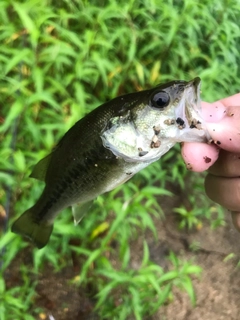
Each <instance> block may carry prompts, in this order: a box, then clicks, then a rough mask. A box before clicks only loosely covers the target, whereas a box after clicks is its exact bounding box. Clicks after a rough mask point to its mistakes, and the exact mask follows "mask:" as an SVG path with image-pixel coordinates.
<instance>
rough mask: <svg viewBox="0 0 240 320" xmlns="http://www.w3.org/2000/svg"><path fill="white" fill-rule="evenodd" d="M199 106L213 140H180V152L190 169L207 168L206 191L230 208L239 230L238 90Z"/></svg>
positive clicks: (239, 104) (239, 111)
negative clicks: (181, 145) (185, 141)
mask: <svg viewBox="0 0 240 320" xmlns="http://www.w3.org/2000/svg"><path fill="white" fill-rule="evenodd" d="M202 108H203V117H204V119H205V121H206V126H207V129H208V131H209V133H210V135H211V137H212V139H213V141H212V142H213V143H211V144H203V143H184V144H183V147H182V155H183V158H184V161H185V162H186V164H187V167H188V168H189V169H190V170H193V171H198V172H200V171H204V170H207V169H209V171H208V172H209V173H208V175H207V177H206V179H205V190H206V193H207V195H208V196H209V198H210V199H212V200H213V201H215V202H217V203H219V204H220V205H222V206H224V207H226V208H227V209H229V210H230V211H231V213H232V220H233V223H234V225H235V227H236V229H237V230H238V231H240V94H236V95H234V96H231V97H228V98H225V99H222V100H219V101H217V102H214V103H211V104H210V103H206V102H202Z"/></svg>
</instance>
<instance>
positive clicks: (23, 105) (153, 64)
mask: <svg viewBox="0 0 240 320" xmlns="http://www.w3.org/2000/svg"><path fill="white" fill-rule="evenodd" d="M239 8H240V2H239V0H237V1H236V0H221V1H219V0H204V1H194V0H183V1H177V0H167V1H163V0H142V1H135V0H129V1H124V0H118V1H117V0H109V1H107V0H106V1H87V0H86V1H80V0H79V1H78V0H75V1H74V0H66V1H53V0H29V1H23V0H22V1H11V0H2V1H1V2H0V22H1V23H0V39H1V46H0V72H1V86H0V93H1V94H0V144H1V145H0V170H1V171H0V203H1V207H0V216H1V221H3V222H4V223H3V224H2V226H3V227H2V230H1V231H0V232H1V239H0V250H1V270H0V273H1V274H0V296H1V299H2V301H3V303H0V318H1V319H2V320H7V319H9V320H10V319H27V320H30V319H36V316H37V314H39V313H40V312H41V309H39V308H38V307H37V306H36V305H35V303H34V295H35V292H34V288H35V286H36V285H37V277H32V276H31V277H30V274H31V273H34V274H35V275H37V274H38V272H39V271H40V270H41V272H44V270H45V268H44V267H45V266H46V265H48V266H49V265H51V266H52V268H54V269H55V270H56V271H59V270H61V268H64V267H65V266H66V265H67V264H68V263H70V262H68V261H69V257H70V255H71V253H72V252H74V253H75V255H76V256H78V257H79V259H80V260H81V268H80V270H79V277H77V278H76V279H75V280H74V281H73V285H79V286H82V287H84V286H87V285H88V284H89V283H91V284H94V293H95V296H94V299H95V302H96V312H97V313H98V314H99V316H100V318H101V319H105V318H106V319H127V318H128V317H130V316H131V315H132V316H134V318H135V319H142V318H143V317H144V316H146V315H149V314H151V313H154V312H155V311H156V310H157V309H158V308H159V307H160V306H161V305H162V304H164V303H165V302H166V301H168V302H170V301H171V299H172V298H171V297H172V295H173V293H172V288H173V287H174V286H178V287H179V288H182V289H184V290H186V291H187V292H188V293H189V296H190V299H191V300H192V302H194V299H195V297H194V291H193V288H192V284H191V276H192V275H195V274H199V272H200V268H199V267H198V266H195V265H194V264H192V263H191V262H186V261H181V260H180V259H179V258H178V257H177V256H176V255H174V254H173V253H171V254H170V256H169V259H170V262H171V269H170V270H168V271H166V270H164V269H163V268H162V267H161V266H159V265H157V264H154V263H151V261H150V258H149V248H148V244H147V242H146V241H145V240H143V243H142V246H143V255H142V257H141V259H142V263H141V266H140V267H139V269H137V270H134V269H132V268H130V260H131V248H130V242H131V241H132V240H133V239H135V238H137V237H138V236H139V234H141V235H144V232H145V230H149V229H150V230H151V232H152V236H153V238H155V239H156V241H157V230H156V228H155V225H154V222H153V217H156V216H158V217H159V219H160V218H161V216H162V215H164V210H163V208H161V203H159V202H158V201H157V196H158V195H165V196H166V197H168V196H174V195H173V194H172V193H171V192H170V191H168V190H167V189H166V184H167V183H171V182H174V184H175V185H176V184H177V185H178V186H179V188H180V189H183V190H184V188H185V187H186V185H185V181H188V183H190V184H191V186H192V187H191V192H190V193H188V194H187V195H186V197H188V200H189V203H190V204H191V206H190V207H191V208H190V209H189V208H185V207H184V206H183V205H181V207H179V208H177V209H176V214H179V216H180V223H179V224H180V227H182V228H192V227H194V226H196V225H198V224H199V223H201V221H202V220H203V219H206V218H207V219H210V218H211V210H210V206H209V202H207V200H206V198H204V197H203V196H201V194H202V193H203V187H202V177H200V176H199V175H194V179H193V178H192V177H193V174H191V175H190V174H189V173H188V172H187V171H186V169H185V167H184V165H183V163H182V160H181V157H180V154H179V147H176V148H174V149H172V150H171V151H170V152H169V153H168V154H167V155H166V156H165V157H163V159H162V160H161V161H158V162H157V163H155V164H153V165H152V166H150V167H149V168H147V169H146V170H144V171H142V172H141V173H139V174H138V175H137V176H136V177H134V178H133V179H132V180H131V181H130V182H129V183H127V184H126V185H124V186H123V187H120V188H117V189H116V190H114V191H113V192H111V193H109V194H106V195H104V196H100V197H99V198H98V199H97V200H96V205H95V206H94V208H93V210H92V212H91V213H90V214H89V215H88V216H87V217H86V218H85V219H83V221H82V222H81V224H80V225H79V226H78V227H74V225H73V223H72V217H71V212H70V210H69V209H68V210H65V211H64V212H63V213H62V214H61V215H60V216H59V217H58V218H57V219H56V221H55V228H54V232H53V235H52V237H51V240H50V242H49V244H48V246H47V247H45V248H44V249H42V250H37V249H35V248H33V247H32V246H31V244H29V243H28V242H27V241H25V240H23V239H22V238H21V237H18V236H16V235H15V234H12V233H11V232H10V231H9V228H8V226H10V225H11V222H12V221H13V219H14V218H15V217H16V216H18V215H19V214H20V213H22V212H23V211H24V210H26V209H27V208H28V207H30V206H31V205H32V204H33V203H34V201H35V200H36V199H37V198H38V196H39V194H40V193H41V190H42V187H43V184H42V183H40V182H38V181H35V180H34V179H30V178H28V176H29V174H30V172H31V169H32V167H33V165H34V164H35V163H36V162H37V161H38V160H39V159H41V158H42V157H43V156H45V155H46V154H48V153H49V152H50V151H51V149H52V148H53V147H54V144H55V143H56V142H57V141H58V140H59V138H60V137H61V136H62V135H63V134H64V132H66V130H67V129H68V128H70V127H71V126H72V125H73V124H74V123H75V122H76V121H77V120H78V119H79V118H81V117H83V116H84V115H85V114H86V113H87V112H89V111H90V110H92V109H94V108H95V107H97V106H98V105H100V104H101V103H103V102H105V101H107V100H109V99H111V98H113V97H115V96H117V95H120V94H124V93H128V92H133V91H137V90H141V89H145V88H150V87H153V86H155V85H156V84H158V83H160V82H164V81H167V80H172V79H185V80H189V79H191V78H193V77H195V76H200V77H201V79H202V98H203V99H205V100H207V101H214V100H216V99H218V98H221V97H224V96H227V95H231V94H234V93H236V92H237V91H239V87H240V69H239V65H240V56H239V52H240V29H239V21H240V9H239ZM142 203H144V206H142ZM8 212H10V213H9V216H6V219H4V217H5V215H6V214H8ZM5 222H6V223H5ZM209 223H210V222H209ZM211 223H212V225H213V226H217V225H218V224H221V223H223V221H222V212H221V210H220V209H219V212H218V215H217V219H215V220H214V221H213V220H211ZM72 239H74V241H73V240H72ZM76 239H77V240H76ZM143 239H144V237H143ZM76 241H77V245H76ZM113 241H114V243H115V249H114V259H117V260H118V264H117V266H116V265H115V264H113V263H112V261H113V260H111V254H112V252H113V248H112V242H113ZM27 248H29V249H30V250H29V251H28V252H30V255H31V258H32V268H31V270H29V268H27V267H26V266H25V265H24V262H21V263H20V265H19V272H20V273H21V279H22V281H21V283H18V284H17V285H15V286H14V285H8V284H7V283H6V284H5V279H6V277H7V275H8V276H11V275H9V274H8V272H10V271H11V265H12V264H13V263H14V260H15V258H16V256H17V255H18V256H19V255H20V257H21V252H22V251H23V250H26V249H27ZM20 261H21V259H20ZM9 270H10V271H9ZM46 277H47V273H46ZM32 279H34V280H32ZM116 297H120V298H121V302H119V303H118V304H117V305H116V303H115V302H116V299H117V298H116ZM43 311H44V310H43Z"/></svg>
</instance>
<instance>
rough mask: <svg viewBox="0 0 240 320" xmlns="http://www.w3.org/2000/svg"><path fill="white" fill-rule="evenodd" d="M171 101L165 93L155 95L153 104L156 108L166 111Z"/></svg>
mask: <svg viewBox="0 0 240 320" xmlns="http://www.w3.org/2000/svg"><path fill="white" fill-rule="evenodd" d="M169 101H170V97H169V95H168V94H167V92H165V91H160V92H158V93H156V94H154V95H153V96H152V98H151V104H152V106H153V107H154V108H157V109H164V108H165V107H166V106H167V105H168V104H169Z"/></svg>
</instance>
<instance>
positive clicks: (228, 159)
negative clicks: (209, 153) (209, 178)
mask: <svg viewBox="0 0 240 320" xmlns="http://www.w3.org/2000/svg"><path fill="white" fill-rule="evenodd" d="M209 172H210V173H211V174H213V175H217V176H221V177H228V178H235V177H240V153H230V152H228V151H225V150H220V153H219V157H218V159H217V161H216V162H215V163H214V164H213V166H211V167H210V168H209Z"/></svg>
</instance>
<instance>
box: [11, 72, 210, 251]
mask: <svg viewBox="0 0 240 320" xmlns="http://www.w3.org/2000/svg"><path fill="white" fill-rule="evenodd" d="M199 92H200V78H195V79H193V80H192V81H190V82H186V81H172V82H169V83H166V84H163V85H159V86H157V87H156V88H154V89H150V90H145V91H140V92H136V93H130V94H126V95H124V96H120V97H117V98H115V99H113V100H111V101H109V102H107V103H105V104H103V105H101V106H100V107H98V108H96V109H95V110H93V111H92V112H90V113H89V114H88V115H86V116H85V117H84V118H83V119H81V120H79V121H78V122H77V123H76V124H75V125H74V126H73V127H72V128H71V129H70V130H69V131H68V132H67V133H66V134H65V135H64V136H63V138H62V139H61V140H60V142H59V143H58V145H57V146H56V148H55V149H54V150H53V152H52V153H51V154H50V155H48V156H47V157H45V158H44V159H42V160H40V162H38V163H37V165H36V166H35V167H34V169H33V172H32V174H31V175H30V177H33V178H36V179H39V180H43V181H45V188H44V190H43V192H42V195H41V196H40V198H39V200H38V201H37V203H36V204H35V205H34V206H33V207H31V208H30V209H28V210H27V211H25V212H24V213H23V214H22V215H21V216H20V218H18V219H17V220H16V221H15V223H14V224H13V226H12V231H13V232H15V233H18V234H21V235H24V236H27V237H28V238H30V239H31V240H32V241H33V242H34V243H35V244H36V245H37V247H38V248H42V247H44V246H45V245H46V244H47V242H48V240H49V237H50V235H51V232H52V229H53V220H54V217H55V216H56V215H57V214H58V213H59V212H61V211H62V210H63V209H64V208H66V207H69V206H72V208H73V216H74V221H75V224H77V223H78V222H79V221H80V220H81V218H82V217H83V215H84V214H85V213H86V212H87V211H88V209H89V208H90V206H91V203H92V201H93V200H94V199H95V198H96V197H97V196H98V195H100V194H102V193H105V192H107V191H110V190H112V189H114V188H116V187H117V186H119V185H121V184H123V183H124V182H126V181H127V180H129V179H130V178H131V177H132V176H133V175H135V174H136V173H137V172H138V171H140V170H142V169H143V168H145V167H147V166H148V165H149V164H151V163H152V162H154V161H157V160H158V159H159V158H160V157H161V156H162V155H163V154H164V153H166V152H167V151H168V150H169V149H170V148H171V147H173V145H174V144H175V143H176V142H181V141H193V142H197V141H198V142H206V141H208V140H209V138H210V136H209V134H208V132H207V130H206V128H205V125H204V121H203V119H202V117H201V103H200V93H199Z"/></svg>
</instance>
